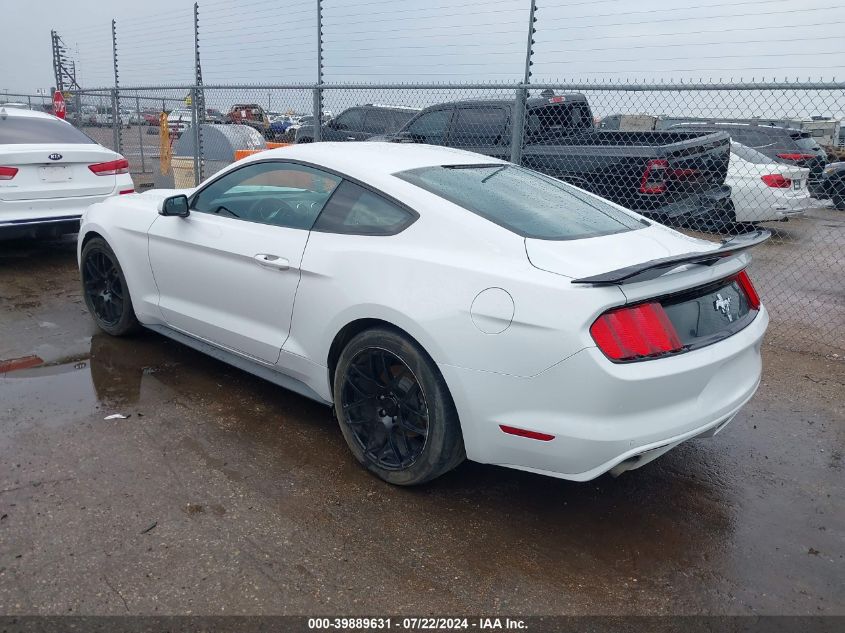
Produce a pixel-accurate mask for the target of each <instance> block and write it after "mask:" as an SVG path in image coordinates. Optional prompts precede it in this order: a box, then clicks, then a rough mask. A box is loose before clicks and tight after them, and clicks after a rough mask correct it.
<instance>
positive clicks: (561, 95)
mask: <svg viewBox="0 0 845 633" xmlns="http://www.w3.org/2000/svg"><path fill="white" fill-rule="evenodd" d="M72 94H73V99H72V100H71V102H72V104H73V107H71V108H69V114H68V117H69V119H70V120H71V121H72V122H73V123H74V124H76V125H78V126H79V127H81V128H82V129H83V130H84V131H85V132H86V133H87V134H88V135H89V136H91V137H92V138H94V139H95V140H97V141H98V142H100V143H102V144H103V145H106V146H108V147H112V148H114V149H116V150H117V151H119V152H121V153H122V154H123V155H125V156H126V157H127V158H128V159H129V161H130V165H131V171H132V174H133V178H134V179H135V184H136V188H137V189H138V190H144V189H146V188H150V187H177V188H183V187H194V186H195V185H197V184H199V183H200V182H201V181H202V180H204V179H206V178H208V177H211V176H213V175H214V174H215V173H216V172H217V171H219V170H220V169H223V168H224V167H226V166H228V165H229V164H231V163H232V162H234V161H235V160H237V159H238V158H240V157H243V156H245V155H248V154H250V153H253V152H255V151H261V150H263V149H266V148H267V147H274V144H279V145H285V144H294V143H304V142H318V141H333V142H368V141H377V140H388V141H401V142H415V143H429V144H434V145H446V146H450V147H455V148H460V149H465V150H468V151H472V152H477V153H482V154H486V155H489V156H491V157H495V158H501V159H505V160H513V161H514V162H518V163H521V164H522V165H524V166H526V167H530V168H532V169H535V170H537V171H540V172H542V173H544V174H547V175H549V176H552V177H555V178H559V179H561V180H564V181H566V182H569V183H572V184H574V185H576V186H578V187H581V188H583V189H586V190H588V191H590V192H593V193H595V194H597V195H599V196H602V197H604V198H607V199H609V200H611V201H613V202H616V203H618V204H620V205H622V206H624V207H627V208H631V209H634V210H635V211H637V212H638V213H642V214H643V215H645V216H646V217H648V218H650V219H652V220H655V221H658V222H662V223H665V224H667V225H669V226H672V227H673V228H676V229H678V230H681V231H683V232H685V233H687V234H689V235H693V236H695V237H700V238H704V239H709V240H714V241H718V240H721V239H725V238H727V237H730V236H732V235H736V234H739V233H745V232H748V231H753V230H756V229H757V228H765V229H768V230H769V231H771V232H772V234H773V238H772V239H771V240H770V241H769V242H767V243H766V244H765V245H764V246H762V247H760V248H757V249H756V250H755V251H754V261H753V264H752V276H753V279H754V281H755V283H756V284H757V286H758V290H759V291H760V293H761V295H762V296H763V298H764V300H765V301H766V303H767V305H768V307H769V309H770V311H771V314H772V327H771V334H770V336H769V339H768V340H769V341H770V343H772V344H776V345H779V346H785V347H789V348H792V349H798V350H805V351H812V352H815V353H824V354H841V353H842V352H843V351H845V292H843V278H845V256H843V249H842V245H843V244H844V243H845V189H843V188H842V185H843V183H842V181H841V180H839V181H836V179H835V178H832V177H828V174H827V173H826V167H827V166H828V165H832V164H833V163H835V162H836V161H837V160H841V159H842V158H843V157H842V155H841V151H842V149H841V147H840V145H841V140H840V136H839V135H840V133H841V132H840V126H839V117H840V116H841V115H842V113H843V112H845V85H842V84H820V83H819V84H797V83H796V84H782V83H781V84H754V85H728V84H715V85H704V84H698V85H684V84H676V85H670V84H657V85H635V84H630V83H620V84H607V83H605V84H601V85H599V84H577V85H566V84H560V85H551V84H549V85H540V86H528V87H526V86H524V85H517V86H513V85H510V86H507V85H496V84H492V85H491V84H477V85H457V84H453V85H446V84H444V85H439V84H435V85H407V86H406V85H399V84H392V85H391V84H384V85H361V84H359V85H322V86H319V87H318V86H315V85H308V84H303V85H298V86H260V87H258V86H255V87H250V86H213V87H208V86H206V87H195V86H183V87H167V88H124V89H120V90H119V91H117V90H115V89H103V90H85V91H76V92H73V93H72ZM319 104H321V107H320V105H319ZM315 106H317V107H315ZM317 112H319V113H320V114H319V116H315V113H317ZM813 117H816V118H815V119H814V118H813ZM834 167H835V165H834ZM827 171H830V170H827ZM834 173H835V174H839V176H840V177H841V173H840V172H834ZM837 182H838V184H837ZM562 212H565V210H562Z"/></svg>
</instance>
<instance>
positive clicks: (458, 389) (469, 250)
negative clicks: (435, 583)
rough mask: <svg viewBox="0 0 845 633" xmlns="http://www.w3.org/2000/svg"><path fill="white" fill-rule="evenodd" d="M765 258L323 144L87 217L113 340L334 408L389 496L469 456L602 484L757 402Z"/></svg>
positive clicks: (503, 177) (500, 182) (402, 158)
mask: <svg viewBox="0 0 845 633" xmlns="http://www.w3.org/2000/svg"><path fill="white" fill-rule="evenodd" d="M767 237H768V233H767V232H763V231H759V232H756V233H754V234H751V235H749V236H743V237H741V238H736V239H734V240H732V241H729V242H727V243H723V244H721V245H717V244H713V243H712V242H706V241H702V240H697V239H694V238H691V237H687V236H685V235H682V234H680V233H677V232H675V231H672V230H671V229H668V228H666V227H664V226H661V225H658V224H654V223H652V222H650V221H649V220H647V219H645V218H643V217H642V216H640V215H637V214H635V213H633V212H631V211H628V210H626V209H623V208H622V207H620V206H618V205H615V204H613V203H610V202H608V201H606V200H603V199H602V198H599V197H598V196H595V195H592V194H590V193H587V192H584V191H582V190H580V189H578V188H576V187H573V186H571V185H568V184H566V183H563V182H561V181H559V180H556V179H553V178H549V177H548V176H544V175H542V174H540V173H538V172H536V171H532V170H529V169H525V168H523V167H519V166H516V165H512V164H509V163H507V162H505V161H501V160H498V159H495V158H491V157H490V156H483V155H479V154H473V153H470V152H464V151H457V150H453V149H446V148H442V147H423V146H417V145H395V144H387V143H312V144H300V145H296V146H294V147H287V148H284V149H276V150H268V151H265V152H261V153H259V154H255V155H253V156H251V157H249V158H246V159H243V160H241V161H238V162H236V163H234V164H232V165H229V166H228V167H226V168H225V169H223V170H222V171H221V172H219V173H217V174H215V175H214V176H212V177H211V178H209V179H208V180H206V181H205V182H204V183H203V184H201V185H200V186H199V187H197V188H195V189H188V190H182V191H179V190H160V189H159V190H150V191H148V192H145V193H143V194H139V195H137V196H128V197H125V198H123V199H119V200H114V201H108V202H105V203H102V204H96V205H93V206H91V207H89V208H88V210H87V211H86V213H85V216H84V219H83V225H82V229H81V232H80V235H79V242H78V248H79V251H78V256H79V264H80V269H81V274H82V282H83V296H84V298H85V302H86V305H87V306H88V309H89V310H90V312H91V314H92V316H93V318H94V320H95V322H96V323H97V325H98V326H99V327H100V328H101V329H102V330H104V331H105V332H107V333H109V334H112V335H117V336H120V335H124V334H128V333H130V332H132V331H134V330H136V329H138V328H139V326H144V327H146V328H148V329H150V330H153V331H155V332H159V333H161V334H163V335H165V336H168V337H170V338H172V339H174V340H176V341H179V342H181V343H184V344H185V345H187V346H190V347H194V348H196V349H199V350H201V351H203V352H205V353H208V354H211V355H213V356H214V357H215V358H218V359H220V360H224V361H225V362H228V363H231V364H233V365H235V366H236V367H239V368H241V369H243V370H246V371H249V372H252V373H254V374H256V375H258V376H261V377H262V378H265V379H267V380H269V381H271V382H274V383H276V384H277V385H281V386H283V387H285V388H288V389H291V390H293V391H295V392H297V393H299V394H302V395H304V396H306V397H309V398H312V399H314V400H316V401H318V402H321V403H323V404H326V405H332V406H333V407H334V410H335V413H336V415H337V419H338V420H339V425H340V430H341V432H342V434H343V436H344V438H345V439H346V442H347V444H348V446H349V448H350V450H351V452H352V454H353V455H354V457H355V458H356V459H357V460H358V461H359V462H360V463H361V464H362V465H363V466H364V467H365V468H367V469H368V470H369V471H370V472H372V473H374V474H375V475H377V476H379V477H381V478H382V479H384V480H385V481H388V482H390V483H393V484H399V485H412V484H419V483H422V482H425V481H428V480H430V479H433V478H435V477H437V476H439V475H441V474H443V473H445V472H447V471H449V470H451V469H452V468H454V467H455V466H457V465H458V464H459V463H460V462H462V461H463V460H464V458H465V457H468V458H469V459H472V460H475V461H479V462H485V463H492V464H500V465H504V466H508V467H511V468H519V469H524V470H529V471H532V472H535V473H543V474H547V475H552V476H555V477H561V478H564V479H572V480H576V481H584V480H589V479H593V478H595V477H597V476H599V475H601V474H602V473H605V472H608V471H612V472H613V473H616V474H618V473H621V472H624V471H626V470H630V469H633V468H637V467H639V466H642V465H643V464H645V463H648V462H649V461H651V460H653V459H655V458H656V457H658V456H659V455H661V454H663V453H665V452H666V451H668V450H670V449H671V448H672V447H674V446H676V445H678V444H679V443H681V442H683V441H685V440H688V439H692V438H701V437H710V436H713V435H715V434H716V433H718V432H719V431H720V430H721V429H722V428H724V427H725V425H727V424H728V423H729V422H730V421H731V419H733V417H734V416H735V415H736V413H737V412H738V411H739V409H740V408H741V407H742V406H743V405H744V404H745V403H746V402H748V400H749V399H750V398H751V397H752V395H753V394H754V392H755V390H756V389H757V386H758V385H759V383H760V374H761V363H760V348H761V346H762V344H761V339H762V337H763V333H764V332H765V330H766V326H767V323H768V315H767V312H766V310H765V308H764V307H763V306H762V305H761V304H760V300H759V297H758V296H757V293H756V291H755V290H754V287H753V286H752V284H751V281H750V279H749V276H748V273H747V271H746V268H747V266H748V264H749V262H750V260H749V257H748V254H747V252H746V250H747V249H748V248H750V247H752V246H754V245H756V244H759V243H760V242H761V241H763V240H765V239H766V238H767ZM694 264H706V265H694ZM130 291H131V294H130Z"/></svg>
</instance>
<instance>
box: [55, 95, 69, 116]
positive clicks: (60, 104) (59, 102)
mask: <svg viewBox="0 0 845 633" xmlns="http://www.w3.org/2000/svg"><path fill="white" fill-rule="evenodd" d="M66 112H67V106H65V98H64V95H62V91H61V90H56V92H54V93H53V114H55V115H56V116H57V117H59V118H60V119H64V118H65V113H66Z"/></svg>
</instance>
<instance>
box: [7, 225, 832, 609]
mask: <svg viewBox="0 0 845 633" xmlns="http://www.w3.org/2000/svg"><path fill="white" fill-rule="evenodd" d="M840 243H841V242H840ZM777 248H781V247H780V246H778V247H777ZM784 248H788V247H784ZM764 253H765V251H764ZM764 257H765V255H764ZM767 283H768V282H766V281H762V280H761V284H760V285H762V286H763V287H764V289H765V287H766V284H767ZM840 284H841V281H840ZM839 288H840V297H839V298H840V300H841V285H840V286H839ZM763 294H764V298H765V291H764V292H763ZM774 327H775V329H777V327H778V324H777V323H775V326H774ZM0 333H2V335H0V614H6V615H8V614H113V615H120V614H127V613H129V614H314V613H320V614H334V613H337V614H374V613H375V614H379V613H392V614H403V613H414V614H417V615H420V614H428V613H439V614H447V613H452V614H455V613H476V614H477V613H490V614H493V613H506V614H522V615H528V614H553V613H563V612H566V613H570V614H632V613H636V614H697V613H717V614H813V615H832V614H839V615H845V505H843V502H842V501H843V499H842V493H843V481H845V478H843V452H845V398H843V393H845V363H843V362H842V359H841V357H836V356H834V355H833V354H829V355H827V356H824V355H810V354H802V353H796V352H792V351H786V350H784V349H783V348H782V346H780V345H779V346H773V345H772V344H771V343H769V344H767V345H766V346H765V350H764V355H765V374H764V378H763V383H762V385H761V387H760V390H759V392H758V394H757V396H756V397H755V399H754V400H753V401H752V402H751V403H750V404H749V405H748V406H747V407H746V408H745V409H744V410H743V411H742V412H741V413H740V414H739V415H738V416H737V418H736V419H735V420H734V422H733V423H732V424H731V425H730V426H728V427H727V428H726V429H725V430H724V431H723V432H722V433H720V434H719V435H718V436H716V437H715V438H712V439H709V440H699V441H695V442H690V443H687V444H685V445H682V446H681V447H679V448H678V449H676V450H674V451H671V452H670V453H668V454H667V455H665V456H663V457H661V458H660V459H658V460H657V461H655V462H653V463H651V464H649V465H647V466H645V467H643V468H641V469H640V470H637V471H633V472H631V473H627V474H625V475H623V476H621V477H619V478H617V479H613V478H611V477H609V476H605V477H602V478H600V479H598V480H596V481H593V482H590V483H581V484H578V483H571V482H565V481H559V480H555V479H549V478H543V477H540V476H535V475H531V474H527V473H521V472H516V471H511V470H507V469H503V468H497V467H492V466H485V465H479V464H472V463H466V464H464V465H463V466H461V467H459V468H458V469H457V470H456V471H454V472H452V473H450V474H449V475H447V476H445V477H443V478H442V479H439V480H437V481H435V482H433V483H431V484H429V485H426V486H423V487H419V488H415V489H400V488H394V487H390V486H388V485H386V484H383V483H381V482H380V481H378V480H376V479H374V478H372V477H371V476H369V475H367V474H366V473H365V472H364V471H363V470H361V469H360V468H359V467H358V466H357V465H356V464H355V463H353V460H352V458H351V457H350V455H349V454H348V452H347V449H346V446H345V444H344V442H343V439H342V437H341V434H340V432H339V431H338V429H337V427H336V423H335V422H334V421H333V420H332V417H331V415H330V412H329V410H328V409H327V408H324V407H322V406H319V405H317V404H315V403H312V402H310V401H308V400H305V399H303V398H301V397H299V396H296V395H294V394H291V393H289V392H286V391H284V390H282V389H279V388H277V387H274V386H272V385H270V384H268V383H265V382H263V381H261V380H259V379H257V378H254V377H252V376H249V375H247V374H244V373H242V372H240V371H238V370H235V369H232V368H229V367H227V366H225V365H223V364H221V363H218V362H216V361H214V360H211V359H208V358H206V357H203V356H202V355H200V354H198V353H195V352H193V351H191V350H189V349H187V348H184V347H181V346H179V345H177V344H175V343H172V342H170V341H168V340H165V339H163V338H161V337H158V336H156V335H152V334H150V335H144V336H140V337H138V338H136V339H132V340H115V339H112V338H109V337H107V336H105V335H103V334H100V333H98V332H97V331H96V329H95V328H94V326H93V323H92V321H91V319H90V317H89V316H88V315H87V313H86V311H85V308H84V304H83V302H82V299H81V297H80V290H79V282H78V277H77V272H76V270H75V262H74V243H73V241H72V240H67V241H64V242H59V243H56V242H52V243H31V242H30V243H22V242H21V243H3V244H2V246H0ZM840 334H841V331H840ZM28 356H37V357H38V358H39V359H40V361H39V360H32V362H31V363H29V362H27V361H18V362H16V363H15V364H14V365H10V364H8V363H6V364H5V365H4V363H3V361H4V360H8V359H19V358H23V357H28ZM29 364H37V365H36V366H32V367H26V366H27V365H29ZM3 372H5V373H3ZM115 413H120V414H123V415H126V416H129V417H127V418H126V419H114V420H105V419H104V418H105V417H107V416H109V415H111V414H115Z"/></svg>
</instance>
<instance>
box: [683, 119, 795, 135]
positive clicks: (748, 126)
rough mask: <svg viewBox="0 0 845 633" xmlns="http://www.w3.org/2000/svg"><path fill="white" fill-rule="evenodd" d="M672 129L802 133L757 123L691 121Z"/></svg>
mask: <svg viewBox="0 0 845 633" xmlns="http://www.w3.org/2000/svg"><path fill="white" fill-rule="evenodd" d="M671 127H673V128H676V127H686V128H693V127H707V128H727V129H735V130H754V131H755V132H764V133H766V132H771V133H773V134H779V133H783V134H792V133H794V132H801V130H796V129H795V128H791V127H780V126H779V125H765V124H762V125H761V124H757V123H740V122H735V121H689V122H684V123H675V124H673V125H672V126H671Z"/></svg>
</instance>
